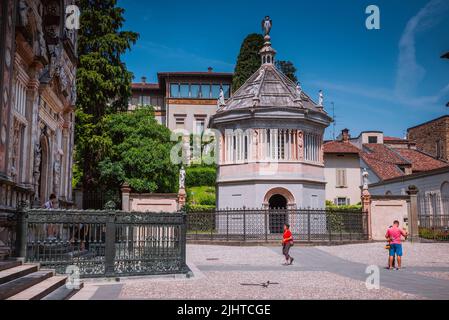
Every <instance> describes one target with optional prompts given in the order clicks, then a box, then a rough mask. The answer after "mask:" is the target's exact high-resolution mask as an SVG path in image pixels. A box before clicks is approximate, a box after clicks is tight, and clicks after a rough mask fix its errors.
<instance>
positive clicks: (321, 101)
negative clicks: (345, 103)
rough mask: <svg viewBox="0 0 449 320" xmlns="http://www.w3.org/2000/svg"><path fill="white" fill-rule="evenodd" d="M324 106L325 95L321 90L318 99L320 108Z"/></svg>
mask: <svg viewBox="0 0 449 320" xmlns="http://www.w3.org/2000/svg"><path fill="white" fill-rule="evenodd" d="M323 105H324V94H323V90H320V93H319V97H318V106H320V107H322V106H323Z"/></svg>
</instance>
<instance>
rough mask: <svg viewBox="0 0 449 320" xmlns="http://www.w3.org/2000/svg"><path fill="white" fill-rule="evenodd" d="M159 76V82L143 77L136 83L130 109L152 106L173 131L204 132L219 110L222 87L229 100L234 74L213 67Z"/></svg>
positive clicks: (160, 73) (157, 117)
mask: <svg viewBox="0 0 449 320" xmlns="http://www.w3.org/2000/svg"><path fill="white" fill-rule="evenodd" d="M157 77H158V83H147V82H146V79H145V78H143V79H142V82H140V83H133V84H132V86H131V91H132V98H131V103H130V106H129V109H130V110H133V109H135V108H136V107H138V106H142V105H152V106H153V107H154V108H155V117H156V120H157V121H158V122H159V123H160V124H162V125H165V126H166V127H167V128H169V129H170V130H172V131H174V130H186V131H188V133H189V134H202V133H203V132H204V130H205V129H206V127H207V124H208V122H209V120H210V118H211V117H212V116H213V115H214V114H215V113H216V112H217V100H218V98H219V95H220V89H223V93H224V97H225V99H229V97H230V94H231V83H232V77H233V74H232V73H221V72H213V70H212V68H209V70H208V71H207V72H159V73H158V74H157Z"/></svg>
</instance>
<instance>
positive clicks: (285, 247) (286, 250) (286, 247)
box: [282, 224, 295, 265]
mask: <svg viewBox="0 0 449 320" xmlns="http://www.w3.org/2000/svg"><path fill="white" fill-rule="evenodd" d="M292 246H293V235H292V232H291V231H290V225H289V224H285V225H284V236H283V239H282V254H283V255H284V256H285V261H286V262H285V265H292V264H293V261H294V260H295V259H294V258H293V257H291V256H290V248H291V247H292Z"/></svg>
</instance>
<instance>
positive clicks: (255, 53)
mask: <svg viewBox="0 0 449 320" xmlns="http://www.w3.org/2000/svg"><path fill="white" fill-rule="evenodd" d="M263 44H264V39H263V36H262V35H261V34H257V33H253V34H250V35H248V36H247V37H246V38H245V39H244V40H243V43H242V46H241V48H240V53H239V56H238V58H237V64H236V66H235V71H234V79H233V83H232V88H233V91H234V92H235V91H237V90H238V89H239V88H240V87H241V86H242V85H243V84H244V83H245V82H246V80H248V79H249V77H251V76H252V75H253V74H254V73H255V72H256V71H257V69H259V68H260V66H261V64H262V60H261V58H260V55H259V51H260V50H261V49H262V47H263Z"/></svg>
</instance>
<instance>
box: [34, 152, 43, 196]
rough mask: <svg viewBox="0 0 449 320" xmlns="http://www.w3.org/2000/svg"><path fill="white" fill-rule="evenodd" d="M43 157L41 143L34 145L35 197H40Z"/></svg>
mask: <svg viewBox="0 0 449 320" xmlns="http://www.w3.org/2000/svg"><path fill="white" fill-rule="evenodd" d="M41 159H42V148H41V147H40V145H39V143H36V144H35V145H34V163H33V182H34V194H35V196H34V198H35V199H39V179H40V178H41Z"/></svg>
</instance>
